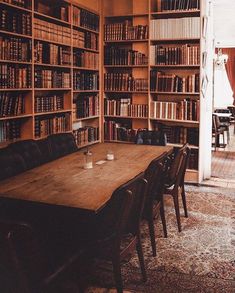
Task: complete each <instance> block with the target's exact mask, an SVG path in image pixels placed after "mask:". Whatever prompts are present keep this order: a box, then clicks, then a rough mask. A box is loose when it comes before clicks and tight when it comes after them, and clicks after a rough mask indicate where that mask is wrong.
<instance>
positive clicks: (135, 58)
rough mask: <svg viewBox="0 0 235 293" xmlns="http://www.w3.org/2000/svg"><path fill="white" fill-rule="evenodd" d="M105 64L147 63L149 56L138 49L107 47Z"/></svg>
mask: <svg viewBox="0 0 235 293" xmlns="http://www.w3.org/2000/svg"><path fill="white" fill-rule="evenodd" d="M104 64H105V65H146V64H148V57H147V56H146V55H145V54H143V53H141V52H139V51H136V50H130V49H126V48H116V47H105V49H104Z"/></svg>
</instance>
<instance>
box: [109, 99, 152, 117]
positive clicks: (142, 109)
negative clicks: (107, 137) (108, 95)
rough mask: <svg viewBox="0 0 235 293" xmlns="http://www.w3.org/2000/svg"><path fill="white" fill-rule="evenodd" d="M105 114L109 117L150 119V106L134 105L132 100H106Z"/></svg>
mask: <svg viewBox="0 0 235 293" xmlns="http://www.w3.org/2000/svg"><path fill="white" fill-rule="evenodd" d="M104 114H105V115H107V116H121V117H138V118H147V117H148V105H145V104H132V103H131V99H130V98H123V99H116V100H110V99H105V100H104Z"/></svg>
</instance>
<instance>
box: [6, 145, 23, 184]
mask: <svg viewBox="0 0 235 293" xmlns="http://www.w3.org/2000/svg"><path fill="white" fill-rule="evenodd" d="M0 166H1V167H0V180H3V179H6V178H8V177H11V176H14V175H17V174H19V173H21V172H23V171H25V170H26V165H25V161H24V159H23V158H22V157H21V156H20V155H19V154H17V153H15V152H13V151H12V150H11V149H10V148H9V147H6V148H3V149H0Z"/></svg>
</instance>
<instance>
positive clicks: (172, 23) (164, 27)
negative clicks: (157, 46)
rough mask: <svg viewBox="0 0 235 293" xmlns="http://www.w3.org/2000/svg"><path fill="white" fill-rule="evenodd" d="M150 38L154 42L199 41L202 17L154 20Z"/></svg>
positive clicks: (151, 21)
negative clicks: (192, 39)
mask: <svg viewBox="0 0 235 293" xmlns="http://www.w3.org/2000/svg"><path fill="white" fill-rule="evenodd" d="M150 38H151V39H152V40H162V39H187V38H194V39H199V38H200V17H184V18H164V19H152V20H150Z"/></svg>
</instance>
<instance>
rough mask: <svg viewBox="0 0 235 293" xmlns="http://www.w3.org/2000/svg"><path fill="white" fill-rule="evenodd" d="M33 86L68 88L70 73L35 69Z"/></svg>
mask: <svg viewBox="0 0 235 293" xmlns="http://www.w3.org/2000/svg"><path fill="white" fill-rule="evenodd" d="M34 86H35V88H70V87H71V82H70V73H68V72H63V71H57V70H46V69H35V75H34Z"/></svg>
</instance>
